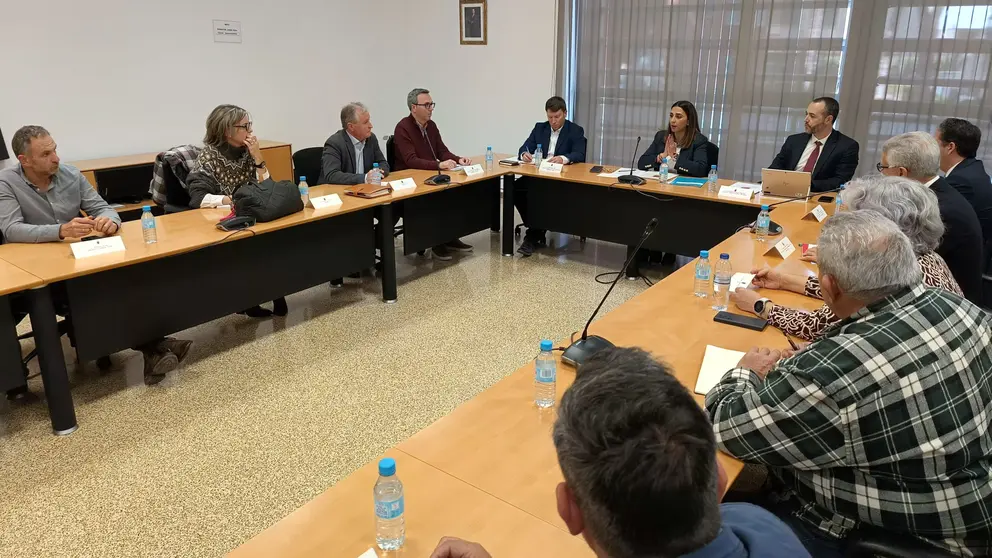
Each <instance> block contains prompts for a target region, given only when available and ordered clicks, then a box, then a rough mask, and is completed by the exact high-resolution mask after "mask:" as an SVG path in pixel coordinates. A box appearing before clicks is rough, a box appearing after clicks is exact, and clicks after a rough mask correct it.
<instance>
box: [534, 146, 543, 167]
mask: <svg viewBox="0 0 992 558" xmlns="http://www.w3.org/2000/svg"><path fill="white" fill-rule="evenodd" d="M542 161H544V151H543V150H542V149H541V144H537V149H535V150H534V166H535V167H540V166H541V162H542Z"/></svg>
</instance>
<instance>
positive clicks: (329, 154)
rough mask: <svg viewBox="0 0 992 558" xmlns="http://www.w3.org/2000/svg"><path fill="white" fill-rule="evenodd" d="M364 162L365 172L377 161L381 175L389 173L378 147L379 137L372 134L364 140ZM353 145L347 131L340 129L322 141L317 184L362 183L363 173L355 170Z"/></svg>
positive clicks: (387, 165) (384, 157) (363, 179)
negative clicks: (322, 147)
mask: <svg viewBox="0 0 992 558" xmlns="http://www.w3.org/2000/svg"><path fill="white" fill-rule="evenodd" d="M362 158H363V159H364V162H365V172H369V171H370V170H372V165H373V164H375V163H379V168H380V169H382V175H383V176H386V175H387V174H389V163H387V162H386V156H385V155H383V154H382V150H381V149H379V138H377V137H375V134H372V135H371V136H369V137H368V139H367V140H365V148H364V149H363V150H362ZM356 164H357V162H356V161H355V145H354V144H353V143H352V142H351V136H349V135H348V131H347V130H344V129H341V130H338V131H337V132H336V133H335V134H334V135H332V136H331V137H329V138H327V141H325V142H324V152H323V153H322V154H321V156H320V182H318V183H317V184H364V183H365V174H358V173H356V172H355V165H356Z"/></svg>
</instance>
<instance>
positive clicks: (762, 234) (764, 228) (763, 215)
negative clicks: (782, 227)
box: [754, 205, 772, 242]
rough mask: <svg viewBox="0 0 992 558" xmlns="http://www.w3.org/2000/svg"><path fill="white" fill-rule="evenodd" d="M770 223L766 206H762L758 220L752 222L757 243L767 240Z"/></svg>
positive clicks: (770, 219) (770, 217) (770, 218)
mask: <svg viewBox="0 0 992 558" xmlns="http://www.w3.org/2000/svg"><path fill="white" fill-rule="evenodd" d="M771 223H772V216H771V215H770V214H769V213H768V206H767V205H762V206H761V211H760V212H758V218H757V219H755V221H754V235H755V236H756V237H757V238H758V242H764V241H765V239H767V238H768V228H769V227H770V226H771Z"/></svg>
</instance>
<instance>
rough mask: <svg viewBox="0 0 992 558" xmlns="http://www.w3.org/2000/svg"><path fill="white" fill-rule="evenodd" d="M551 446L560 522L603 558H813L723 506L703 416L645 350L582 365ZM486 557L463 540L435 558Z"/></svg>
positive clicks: (449, 542) (763, 517)
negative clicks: (558, 479)
mask: <svg viewBox="0 0 992 558" xmlns="http://www.w3.org/2000/svg"><path fill="white" fill-rule="evenodd" d="M553 436H554V442H555V449H556V450H557V452H558V463H559V465H560V466H561V471H562V473H563V474H564V476H565V482H563V483H561V484H559V485H558V488H557V490H556V491H555V496H556V498H557V500H558V513H559V514H560V515H561V518H562V520H564V522H565V525H567V526H568V530H569V532H571V533H572V534H573V535H579V534H581V535H582V536H583V538H584V539H585V541H586V543H588V544H589V546H590V547H591V548H592V550H593V551H594V552H595V553H596V555H597V556H602V557H604V558H605V557H611V556H612V557H627V556H684V555H689V554H691V555H692V556H694V557H699V558H703V557H708V556H713V557H717V556H719V557H732V556H733V557H736V556H741V557H745V556H755V557H759V556H760V557H764V558H775V557H778V556H782V557H788V558H801V557H804V556H809V553H807V552H806V551H805V550H804V549H803V546H802V544H801V543H800V542H799V540H798V539H797V538H796V536H795V535H794V534H793V533H792V532H791V531H790V530H789V528H788V527H787V526H786V525H784V524H783V523H782V522H781V521H779V520H778V519H777V518H775V516H773V515H772V514H771V513H769V512H767V511H765V510H763V509H761V508H759V507H757V506H754V505H751V504H740V503H738V504H723V505H721V504H720V495H721V494H722V493H723V489H724V485H725V484H726V475H725V474H724V472H723V469H722V468H721V467H720V464H719V463H718V462H717V459H716V444H715V440H714V437H713V430H712V427H711V425H710V422H709V421H708V420H707V419H706V414H705V413H704V412H703V410H702V409H700V408H699V405H698V404H697V403H696V400H695V399H694V398H693V396H692V394H691V393H689V391H688V390H687V389H686V388H685V387H684V386H682V384H680V383H679V381H678V379H676V378H675V376H673V375H672V371H671V370H670V369H669V368H668V366H666V365H664V364H662V363H660V362H658V361H656V360H654V359H653V358H652V357H651V355H649V354H647V353H645V352H644V351H642V350H640V349H630V348H611V349H606V350H603V351H600V352H599V353H596V354H595V355H594V356H593V357H592V358H590V359H589V360H588V361H587V362H586V363H585V364H583V365H582V367H581V368H580V369H579V370H578V373H577V374H576V377H575V383H573V384H572V385H571V386H570V387H569V388H568V390H567V391H566V392H565V395H564V396H563V397H562V399H561V407H560V409H559V410H558V420H557V421H556V422H555V426H554V435H553ZM507 536H512V533H507ZM488 556H489V554H488V553H486V552H485V550H483V549H482V547H480V546H478V545H475V544H473V543H467V542H465V541H459V540H457V539H444V540H442V541H441V544H440V545H439V546H438V548H437V550H435V551H434V554H432V557H433V558H462V557H466V558H467V557H472V558H485V557H488Z"/></svg>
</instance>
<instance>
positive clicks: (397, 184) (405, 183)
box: [389, 178, 417, 191]
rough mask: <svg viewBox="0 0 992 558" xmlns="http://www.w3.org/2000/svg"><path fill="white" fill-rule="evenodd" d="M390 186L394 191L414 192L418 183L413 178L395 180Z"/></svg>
mask: <svg viewBox="0 0 992 558" xmlns="http://www.w3.org/2000/svg"><path fill="white" fill-rule="evenodd" d="M389 185H390V186H392V187H393V191H397V190H412V189H414V188H416V187H417V182H416V181H415V180H414V179H412V178H404V179H402V180H394V181H392V182H390V183H389Z"/></svg>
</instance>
